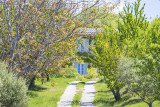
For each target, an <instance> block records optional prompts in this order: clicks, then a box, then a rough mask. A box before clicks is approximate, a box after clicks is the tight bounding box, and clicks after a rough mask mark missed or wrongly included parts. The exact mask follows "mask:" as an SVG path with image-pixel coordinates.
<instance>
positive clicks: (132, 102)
mask: <svg viewBox="0 0 160 107" xmlns="http://www.w3.org/2000/svg"><path fill="white" fill-rule="evenodd" d="M140 102H142V101H141V100H140V99H133V100H129V101H127V102H125V103H124V104H123V105H122V107H124V106H127V105H132V104H136V103H140Z"/></svg>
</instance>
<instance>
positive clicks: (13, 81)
mask: <svg viewBox="0 0 160 107" xmlns="http://www.w3.org/2000/svg"><path fill="white" fill-rule="evenodd" d="M26 92H27V87H26V86H25V81H24V80H22V79H21V78H19V79H18V78H16V77H13V74H12V73H9V74H8V72H7V70H6V69H5V64H4V63H2V62H0V106H4V107H26V106H27V100H28V97H27V95H26Z"/></svg>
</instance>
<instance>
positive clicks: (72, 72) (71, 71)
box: [57, 67, 81, 78]
mask: <svg viewBox="0 0 160 107" xmlns="http://www.w3.org/2000/svg"><path fill="white" fill-rule="evenodd" d="M57 76H59V77H66V78H75V77H79V76H81V75H80V74H79V73H78V72H77V71H76V69H75V68H68V67H66V68H62V69H61V71H60V72H59V73H58V74H57Z"/></svg>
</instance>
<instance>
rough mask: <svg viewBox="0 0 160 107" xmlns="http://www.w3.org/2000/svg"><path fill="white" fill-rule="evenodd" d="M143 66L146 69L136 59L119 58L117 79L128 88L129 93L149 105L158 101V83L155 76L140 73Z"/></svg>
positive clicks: (142, 63)
mask: <svg viewBox="0 0 160 107" xmlns="http://www.w3.org/2000/svg"><path fill="white" fill-rule="evenodd" d="M143 66H144V67H146V66H145V65H144V62H143V61H140V60H138V59H129V58H121V59H120V63H119V66H118V69H119V79H120V80H121V81H122V82H123V84H125V85H127V86H128V89H129V92H131V93H132V94H136V95H137V96H139V97H140V98H141V99H142V101H144V102H146V103H147V104H150V103H152V102H154V101H156V100H158V99H159V89H158V87H159V82H158V80H157V78H156V76H151V75H150V74H147V73H142V72H143V70H144V68H143ZM124 78H125V79H124Z"/></svg>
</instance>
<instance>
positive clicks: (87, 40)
mask: <svg viewBox="0 0 160 107" xmlns="http://www.w3.org/2000/svg"><path fill="white" fill-rule="evenodd" d="M88 45H89V39H85V40H84V47H85V50H84V51H85V52H88V51H89V49H88Z"/></svg>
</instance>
